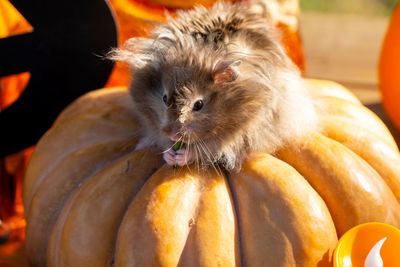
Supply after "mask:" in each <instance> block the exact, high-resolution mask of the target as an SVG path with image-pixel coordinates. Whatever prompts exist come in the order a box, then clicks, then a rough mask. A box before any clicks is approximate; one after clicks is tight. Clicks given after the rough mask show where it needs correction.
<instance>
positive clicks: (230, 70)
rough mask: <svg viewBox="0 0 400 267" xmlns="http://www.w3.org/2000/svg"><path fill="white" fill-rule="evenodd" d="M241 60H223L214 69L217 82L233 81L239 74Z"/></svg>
mask: <svg viewBox="0 0 400 267" xmlns="http://www.w3.org/2000/svg"><path fill="white" fill-rule="evenodd" d="M240 63H241V61H240V60H221V61H219V62H218V63H217V64H216V65H215V66H214V69H213V73H212V77H213V80H214V82H215V83H217V84H224V83H229V82H233V81H235V80H236V79H237V77H238V76H239V68H238V67H239V65H240Z"/></svg>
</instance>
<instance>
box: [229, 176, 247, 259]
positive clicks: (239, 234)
mask: <svg viewBox="0 0 400 267" xmlns="http://www.w3.org/2000/svg"><path fill="white" fill-rule="evenodd" d="M224 175H225V180H226V184H227V187H228V190H229V192H228V193H229V195H230V196H231V201H232V209H233V215H234V219H235V224H236V230H237V240H238V249H239V263H240V265H239V266H246V265H245V262H244V250H243V248H244V247H243V246H244V245H243V237H242V229H241V224H240V222H239V208H238V204H237V203H238V200H237V198H236V196H235V194H234V193H233V191H232V190H233V188H232V187H233V185H232V182H231V179H232V177H231V175H232V173H230V172H228V171H226V170H224Z"/></svg>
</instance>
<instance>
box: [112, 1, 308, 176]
mask: <svg viewBox="0 0 400 267" xmlns="http://www.w3.org/2000/svg"><path fill="white" fill-rule="evenodd" d="M276 36H277V35H276V33H275V29H274V28H273V27H272V26H271V25H270V24H269V23H268V22H267V20H266V19H265V18H264V17H262V16H260V15H259V14H257V13H255V12H253V11H251V10H250V9H249V8H248V6H247V5H244V4H230V3H222V2H219V3H217V4H215V5H214V6H213V7H212V8H211V9H209V10H207V9H205V8H203V7H196V8H195V9H193V10H191V11H186V12H180V13H178V16H177V18H175V19H172V18H170V19H169V21H168V22H167V23H165V24H163V25H161V26H159V27H157V28H156V29H155V30H154V31H153V32H152V34H151V38H148V39H146V38H132V39H130V40H128V41H127V42H126V43H125V45H124V46H123V47H122V48H120V49H116V50H114V51H113V52H112V54H111V57H112V58H113V59H115V60H122V61H125V62H127V63H128V64H129V65H130V66H131V68H132V70H133V72H132V73H133V75H132V82H131V86H130V90H131V94H132V97H133V103H134V105H135V109H136V112H137V113H138V114H139V116H140V118H141V121H142V123H143V130H144V132H143V139H142V140H141V142H140V144H139V147H138V148H143V147H145V146H149V145H155V144H156V145H158V146H160V148H162V149H163V151H164V159H165V160H166V162H167V163H168V164H170V165H174V164H178V165H184V164H187V163H190V162H195V163H197V164H198V165H209V164H220V165H222V166H223V167H225V168H226V169H227V170H239V169H240V166H241V163H242V161H243V159H245V158H246V157H247V155H248V153H249V152H251V151H264V152H268V153H273V152H274V151H275V150H276V149H278V148H279V147H281V146H282V145H284V144H285V143H287V142H294V141H295V140H298V139H299V138H301V137H302V136H305V135H306V134H307V133H308V131H310V130H311V129H313V128H314V125H315V124H316V116H315V111H314V107H313V104H312V100H311V98H310V97H309V96H308V95H307V93H306V91H305V89H304V86H303V84H302V80H301V78H300V74H299V71H298V69H297V68H296V67H295V66H294V64H293V63H292V62H291V60H290V59H289V58H288V57H287V55H286V54H285V52H284V50H283V48H282V46H281V44H280V43H279V40H278V39H277V37H276ZM178 141H182V142H183V143H184V146H183V147H182V148H181V149H180V150H178V151H176V152H175V151H174V150H173V149H171V148H172V146H173V145H174V143H176V142H178Z"/></svg>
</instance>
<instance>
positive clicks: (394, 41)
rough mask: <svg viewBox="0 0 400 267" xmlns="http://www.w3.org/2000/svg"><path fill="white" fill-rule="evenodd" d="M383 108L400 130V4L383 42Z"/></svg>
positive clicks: (380, 68)
mask: <svg viewBox="0 0 400 267" xmlns="http://www.w3.org/2000/svg"><path fill="white" fill-rule="evenodd" d="M379 83H380V84H379V86H380V90H381V93H382V102H383V107H384V108H385V111H386V113H387V114H388V115H389V117H390V119H391V120H392V122H393V123H394V124H395V125H396V127H397V128H398V129H400V4H397V7H396V8H395V10H394V12H393V15H392V18H391V20H390V23H389V27H388V29H387V32H386V36H385V39H384V42H383V46H382V50H381V56H380V62H379Z"/></svg>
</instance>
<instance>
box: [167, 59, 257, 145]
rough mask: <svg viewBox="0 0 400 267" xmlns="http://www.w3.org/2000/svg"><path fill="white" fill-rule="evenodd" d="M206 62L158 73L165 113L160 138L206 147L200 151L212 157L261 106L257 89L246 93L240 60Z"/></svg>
mask: <svg viewBox="0 0 400 267" xmlns="http://www.w3.org/2000/svg"><path fill="white" fill-rule="evenodd" d="M214 60H215V59H214ZM209 62H210V64H207V61H204V60H203V61H201V63H198V64H179V63H177V62H176V61H174V62H173V64H166V65H165V66H162V67H161V73H162V78H161V85H162V86H161V87H162V89H163V93H162V101H163V103H164V105H165V111H166V112H165V116H164V118H163V119H162V122H161V133H162V134H163V135H164V136H166V137H168V138H169V139H171V140H172V141H178V140H182V141H183V142H184V143H185V144H187V145H188V146H190V145H193V146H202V145H203V146H207V147H205V148H204V149H207V150H210V152H213V150H216V149H218V147H220V146H221V145H223V143H227V142H229V140H233V139H234V138H233V137H234V135H236V134H238V133H239V132H240V131H242V130H243V129H244V128H246V125H247V124H248V123H249V117H250V116H252V114H254V113H253V111H254V112H256V110H257V109H258V108H257V107H258V106H259V105H261V104H262V100H260V99H259V94H256V90H257V89H256V88H253V89H254V90H252V89H248V88H247V86H246V85H248V80H247V81H246V79H243V77H241V73H240V68H241V61H240V60H234V59H218V60H215V61H214V62H213V60H212V59H210V60H209ZM192 63H193V62H192ZM244 87H246V88H245V89H244ZM160 97H161V96H160ZM211 147H212V148H213V149H211Z"/></svg>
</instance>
